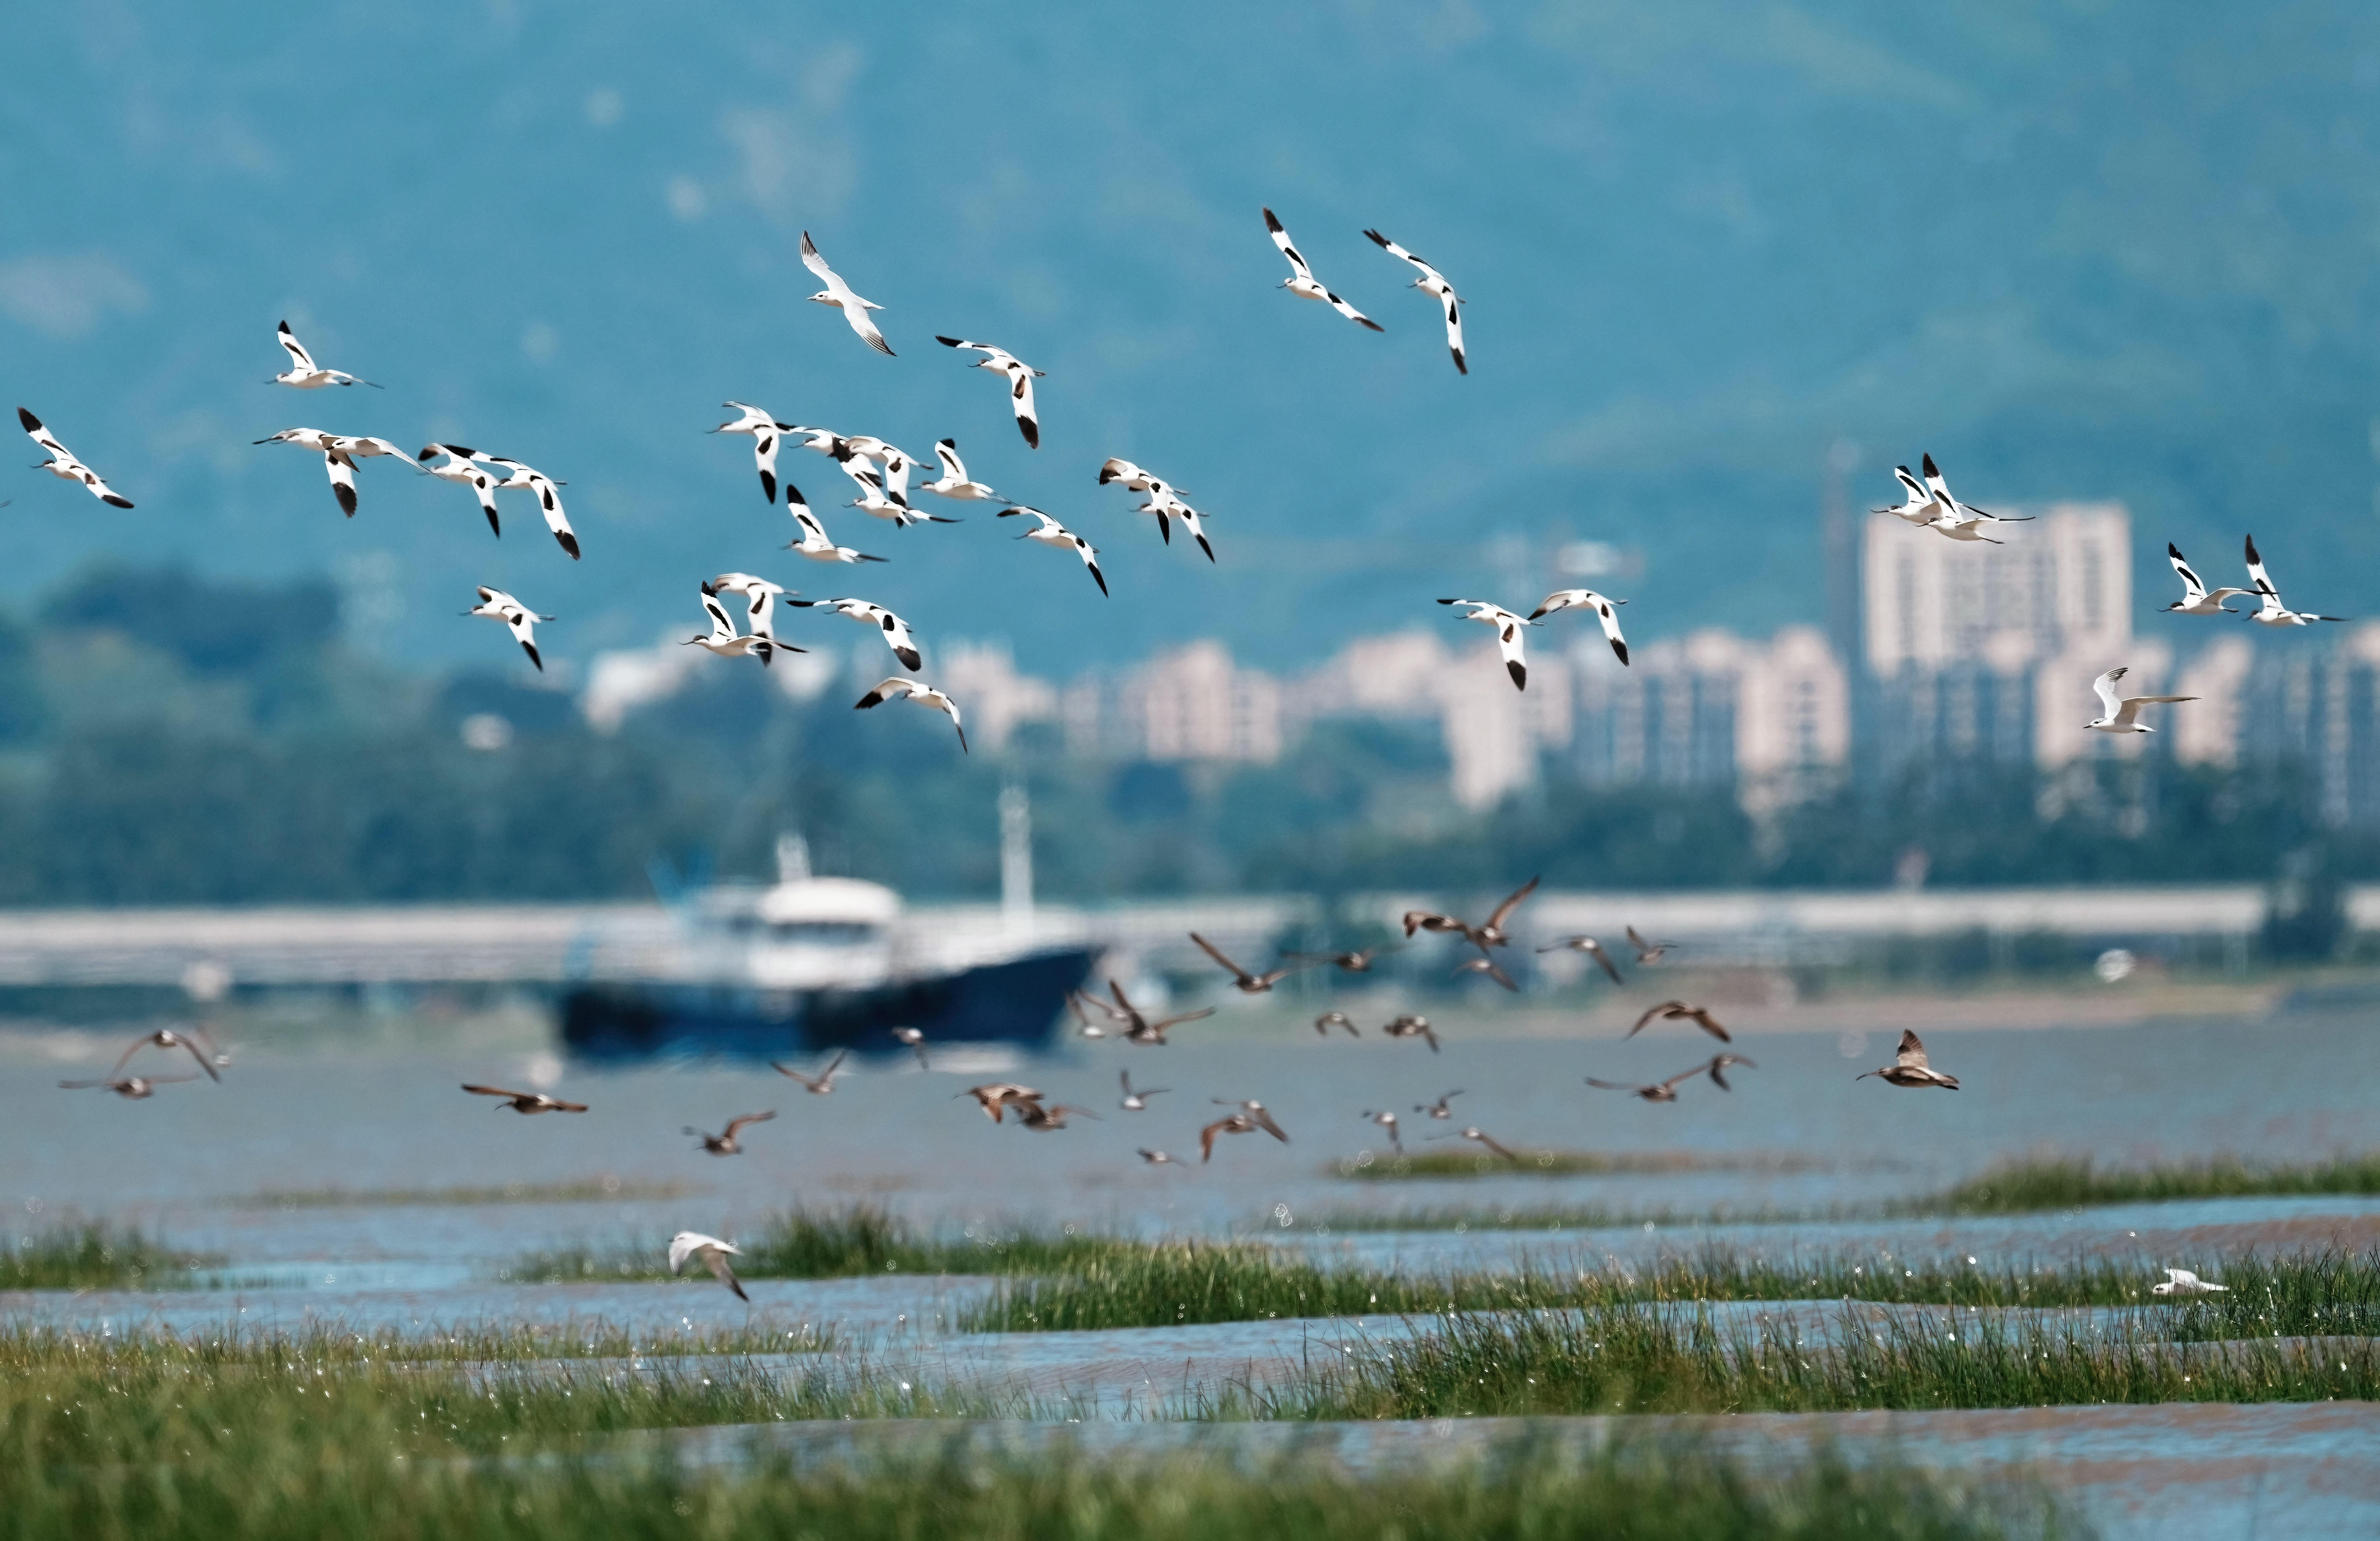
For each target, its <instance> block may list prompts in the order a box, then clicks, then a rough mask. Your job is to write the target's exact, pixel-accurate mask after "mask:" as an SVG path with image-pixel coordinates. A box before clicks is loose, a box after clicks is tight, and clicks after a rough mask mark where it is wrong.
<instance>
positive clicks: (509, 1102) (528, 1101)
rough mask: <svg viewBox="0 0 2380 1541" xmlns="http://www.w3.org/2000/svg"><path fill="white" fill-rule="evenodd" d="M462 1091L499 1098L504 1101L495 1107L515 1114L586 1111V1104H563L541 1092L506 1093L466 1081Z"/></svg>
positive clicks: (502, 1090) (476, 1095) (503, 1090)
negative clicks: (508, 1109) (506, 1109)
mask: <svg viewBox="0 0 2380 1541" xmlns="http://www.w3.org/2000/svg"><path fill="white" fill-rule="evenodd" d="M463 1089H464V1090H465V1091H467V1092H469V1093H470V1094H471V1095H472V1096H473V1097H501V1098H504V1100H503V1101H502V1102H499V1103H497V1104H496V1106H497V1107H499V1108H510V1109H511V1110H513V1111H514V1112H516V1113H583V1112H585V1111H586V1110H587V1104H586V1103H584V1102H565V1101H563V1100H562V1099H561V1098H558V1097H548V1096H546V1095H545V1093H543V1092H525V1091H506V1090H505V1089H504V1087H502V1086H473V1085H472V1084H471V1083H470V1082H468V1081H466V1082H464V1083H463Z"/></svg>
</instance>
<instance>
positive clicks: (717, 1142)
mask: <svg viewBox="0 0 2380 1541" xmlns="http://www.w3.org/2000/svg"><path fill="white" fill-rule="evenodd" d="M776 1116H777V1114H776V1110H774V1109H771V1110H769V1111H768V1112H765V1113H746V1114H745V1115H744V1116H743V1117H742V1118H732V1119H729V1120H728V1121H727V1127H726V1129H725V1130H724V1131H722V1133H720V1134H716V1135H706V1134H704V1133H703V1132H702V1131H701V1130H699V1129H693V1128H689V1129H687V1130H686V1133H687V1134H689V1135H693V1136H695V1137H696V1138H697V1139H698V1140H700V1141H701V1142H702V1148H703V1149H705V1150H708V1151H710V1153H711V1154H712V1155H713V1156H741V1155H743V1154H744V1142H743V1141H741V1140H739V1139H737V1138H736V1137H735V1135H736V1133H737V1132H738V1131H739V1130H741V1129H742V1128H743V1127H744V1126H745V1125H746V1124H747V1123H766V1122H769V1121H770V1120H771V1119H772V1118H775V1117H776Z"/></svg>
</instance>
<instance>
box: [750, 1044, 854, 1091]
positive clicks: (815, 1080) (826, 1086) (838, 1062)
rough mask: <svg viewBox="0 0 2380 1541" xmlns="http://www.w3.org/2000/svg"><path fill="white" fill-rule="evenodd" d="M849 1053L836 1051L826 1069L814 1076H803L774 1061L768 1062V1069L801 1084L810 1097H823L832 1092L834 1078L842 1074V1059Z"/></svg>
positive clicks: (843, 1050)
mask: <svg viewBox="0 0 2380 1541" xmlns="http://www.w3.org/2000/svg"><path fill="white" fill-rule="evenodd" d="M850 1052H851V1050H848V1049H838V1050H835V1053H834V1058H833V1059H832V1060H830V1061H828V1062H827V1067H826V1068H825V1069H824V1070H822V1071H820V1072H819V1073H818V1074H816V1075H804V1074H802V1073H801V1072H800V1071H798V1070H795V1068H794V1067H793V1066H791V1065H785V1064H779V1063H778V1062H776V1061H774V1060H771V1061H770V1062H769V1068H770V1069H771V1070H773V1071H775V1072H776V1073H777V1074H780V1075H789V1076H791V1077H793V1078H794V1079H795V1080H796V1081H799V1082H800V1083H801V1084H802V1090H804V1091H806V1092H808V1093H809V1094H810V1095H811V1096H813V1097H824V1096H826V1095H827V1094H828V1093H829V1092H831V1091H832V1090H834V1078H835V1077H836V1076H837V1075H839V1074H842V1073H843V1062H844V1056H846V1055H848V1054H849V1053H850Z"/></svg>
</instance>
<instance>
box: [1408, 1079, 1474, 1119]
mask: <svg viewBox="0 0 2380 1541" xmlns="http://www.w3.org/2000/svg"><path fill="white" fill-rule="evenodd" d="M1462 1095H1463V1088H1462V1087H1461V1086H1457V1087H1455V1088H1454V1089H1453V1090H1452V1091H1451V1092H1448V1093H1447V1094H1446V1096H1444V1097H1441V1098H1439V1099H1438V1100H1437V1101H1435V1102H1416V1103H1415V1104H1414V1111H1415V1112H1416V1113H1427V1114H1428V1115H1429V1116H1430V1117H1432V1118H1452V1117H1453V1116H1454V1110H1453V1109H1451V1108H1450V1107H1448V1106H1447V1105H1446V1104H1447V1102H1448V1101H1449V1100H1450V1099H1451V1098H1457V1097H1461V1096H1462Z"/></svg>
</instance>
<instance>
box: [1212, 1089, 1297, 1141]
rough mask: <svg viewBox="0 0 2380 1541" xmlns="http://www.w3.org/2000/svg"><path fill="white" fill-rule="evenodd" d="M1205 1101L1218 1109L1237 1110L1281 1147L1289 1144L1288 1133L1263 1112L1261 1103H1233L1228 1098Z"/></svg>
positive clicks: (1263, 1106)
mask: <svg viewBox="0 0 2380 1541" xmlns="http://www.w3.org/2000/svg"><path fill="white" fill-rule="evenodd" d="M1207 1100H1208V1101H1209V1102H1212V1103H1214V1104H1215V1105H1216V1106H1217V1107H1219V1108H1237V1109H1238V1110H1240V1114H1241V1116H1242V1117H1245V1118H1246V1119H1247V1120H1249V1122H1253V1123H1254V1124H1255V1125H1256V1126H1257V1128H1259V1129H1261V1130H1263V1131H1264V1132H1265V1133H1266V1134H1268V1135H1271V1136H1272V1137H1273V1138H1274V1139H1277V1140H1279V1141H1281V1144H1283V1145H1287V1144H1288V1143H1289V1132H1288V1131H1287V1130H1285V1129H1283V1128H1282V1127H1281V1125H1280V1124H1278V1123H1275V1122H1273V1121H1272V1114H1270V1113H1269V1112H1267V1111H1266V1110H1265V1105H1264V1104H1263V1103H1261V1102H1257V1101H1255V1100H1253V1099H1251V1100H1249V1101H1246V1102H1234V1101H1233V1100H1232V1099H1231V1098H1228V1097H1210V1098H1208V1099H1207Z"/></svg>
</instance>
